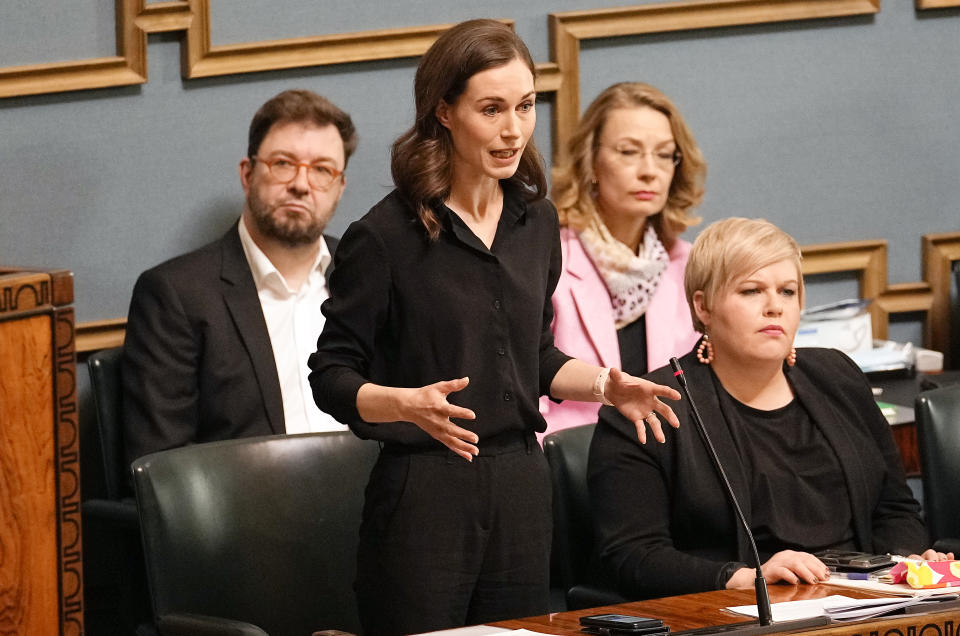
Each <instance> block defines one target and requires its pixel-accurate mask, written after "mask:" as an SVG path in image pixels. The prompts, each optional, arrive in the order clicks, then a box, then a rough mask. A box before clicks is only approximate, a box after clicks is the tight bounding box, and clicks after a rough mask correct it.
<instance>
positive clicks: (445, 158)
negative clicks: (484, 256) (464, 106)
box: [390, 20, 547, 239]
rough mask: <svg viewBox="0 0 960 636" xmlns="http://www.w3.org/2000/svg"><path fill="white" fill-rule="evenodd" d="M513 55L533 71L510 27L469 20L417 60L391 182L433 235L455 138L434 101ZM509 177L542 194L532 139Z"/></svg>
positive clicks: (454, 95) (543, 182) (451, 98)
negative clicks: (408, 124) (407, 123)
mask: <svg viewBox="0 0 960 636" xmlns="http://www.w3.org/2000/svg"><path fill="white" fill-rule="evenodd" d="M515 59H520V60H522V61H523V62H524V63H525V64H526V65H527V67H528V68H529V69H530V72H531V73H533V75H534V77H536V66H535V65H534V63H533V58H532V57H531V56H530V51H528V50H527V46H526V45H525V44H524V43H523V40H521V39H520V38H519V37H518V36H517V34H516V33H514V32H513V29H511V28H510V27H509V26H507V25H506V24H504V23H502V22H497V21H496V20H468V21H466V22H461V23H460V24H457V25H456V26H454V27H452V28H451V29H450V30H448V31H446V32H445V33H444V34H443V35H441V36H440V37H439V38H438V39H437V41H436V42H434V43H433V46H431V47H430V49H429V50H428V51H427V52H426V54H424V56H423V58H422V59H421V60H420V64H419V66H417V74H416V78H415V79H414V83H413V92H414V99H415V100H416V109H417V115H416V121H415V122H414V124H413V127H412V128H410V130H408V131H407V132H405V133H404V134H403V135H401V136H400V137H399V138H398V139H397V140H396V141H395V142H394V144H393V151H392V153H391V165H390V168H391V172H392V173H393V182H394V184H396V186H397V189H398V190H399V191H400V192H401V193H402V194H403V196H404V197H405V198H406V199H407V201H408V202H409V204H410V205H411V206H412V207H413V209H414V211H415V212H416V213H417V216H418V217H419V218H420V221H421V222H422V223H423V226H424V227H425V228H426V230H427V233H428V234H429V236H430V238H431V239H436V238H437V236H439V235H440V222H439V221H438V220H437V217H436V214H434V212H433V209H432V206H433V205H436V204H437V203H440V202H442V201H443V200H444V199H446V198H447V197H448V196H449V194H450V186H451V181H452V179H453V172H452V158H453V141H452V140H451V137H450V131H449V130H447V129H446V128H445V127H444V126H443V125H442V124H441V123H440V121H439V120H438V119H437V116H436V110H437V106H439V105H440V102H441V101H444V102H446V103H447V104H450V105H451V106H452V105H453V104H455V103H456V101H457V99H458V98H459V97H460V95H462V94H463V92H464V91H465V90H466V88H467V82H468V81H469V80H470V78H471V77H473V76H474V75H476V74H477V73H479V72H481V71H485V70H487V69H491V68H497V67H499V66H503V65H505V64H509V63H510V62H512V61H513V60H515ZM509 182H510V183H515V184H517V185H518V186H520V187H521V190H522V191H523V192H525V194H526V195H527V196H528V197H529V198H530V199H534V200H535V199H542V198H543V197H544V196H546V190H547V179H546V174H545V172H544V167H543V159H542V158H541V157H540V152H539V151H538V150H537V147H536V145H535V144H534V142H533V139H530V140H529V141H528V142H527V146H526V148H525V149H524V151H523V155H522V156H521V157H520V165H519V166H518V167H517V172H516V173H515V174H514V175H513V176H512V177H511V178H510V179H509Z"/></svg>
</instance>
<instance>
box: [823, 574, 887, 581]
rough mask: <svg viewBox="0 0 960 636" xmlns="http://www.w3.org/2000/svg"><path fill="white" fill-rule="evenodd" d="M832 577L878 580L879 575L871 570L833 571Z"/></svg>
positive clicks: (853, 579)
mask: <svg viewBox="0 0 960 636" xmlns="http://www.w3.org/2000/svg"><path fill="white" fill-rule="evenodd" d="M830 578H831V579H848V580H850V581H876V580H877V579H878V578H879V577H877V576H875V575H873V574H871V573H869V572H831V573H830Z"/></svg>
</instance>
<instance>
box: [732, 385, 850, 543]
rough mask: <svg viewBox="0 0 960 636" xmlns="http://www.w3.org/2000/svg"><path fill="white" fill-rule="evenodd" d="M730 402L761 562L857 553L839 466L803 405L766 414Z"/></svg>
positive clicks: (845, 490) (795, 403) (844, 485)
mask: <svg viewBox="0 0 960 636" xmlns="http://www.w3.org/2000/svg"><path fill="white" fill-rule="evenodd" d="M724 393H726V391H724ZM725 397H726V398H728V399H729V400H730V401H731V402H732V403H733V404H734V408H735V409H737V412H738V414H739V418H738V419H737V420H735V422H736V423H734V422H731V427H730V432H731V433H732V434H733V439H734V442H735V443H736V444H737V448H738V449H739V451H740V458H741V462H742V464H743V467H744V469H745V470H746V472H747V474H748V475H750V499H751V505H752V508H753V519H752V523H751V526H752V527H751V530H752V531H753V536H754V538H755V539H756V542H757V550H758V551H759V553H760V558H761V559H762V560H764V561H766V560H767V559H769V558H770V557H771V556H773V555H774V554H776V553H777V552H780V551H781V550H802V551H806V552H816V551H818V550H824V549H828V548H829V549H841V550H842V549H845V550H852V549H854V544H853V528H852V527H851V525H850V522H851V514H850V497H849V495H848V494H847V485H846V483H845V482H844V481H843V472H842V471H841V470H840V462H839V460H838V459H837V455H836V453H835V452H834V451H833V449H832V448H830V445H829V444H828V443H827V440H826V438H824V436H823V434H822V433H820V430H819V429H818V428H817V427H816V426H815V425H814V423H813V421H812V420H811V419H810V415H809V414H808V413H807V410H806V409H805V408H803V405H802V404H800V403H799V402H798V401H797V400H792V401H791V402H790V403H789V404H787V405H786V406H784V407H782V408H779V409H774V410H772V411H762V410H759V409H755V408H751V407H750V406H747V405H746V404H743V403H742V402H739V401H738V400H736V399H734V398H733V397H732V396H730V395H729V394H728V395H726V396H725ZM786 457H789V458H790V461H784V458H786ZM798 501H802V502H803V505H802V506H797V505H796V502H798Z"/></svg>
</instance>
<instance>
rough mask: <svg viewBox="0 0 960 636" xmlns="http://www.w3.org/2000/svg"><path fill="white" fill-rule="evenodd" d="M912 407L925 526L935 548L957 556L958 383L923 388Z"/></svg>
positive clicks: (959, 482)
mask: <svg viewBox="0 0 960 636" xmlns="http://www.w3.org/2000/svg"><path fill="white" fill-rule="evenodd" d="M914 411H915V416H916V423H917V445H918V446H919V448H920V463H921V465H922V481H923V511H924V517H925V519H926V523H927V528H928V529H929V530H930V535H931V538H932V539H933V540H934V545H935V546H936V547H937V549H939V550H941V551H943V552H953V553H954V555H955V556H956V557H958V558H960V384H952V385H948V386H945V387H942V388H939V389H932V390H930V391H924V392H923V393H921V394H920V395H918V396H917V400H916V403H915V408H914Z"/></svg>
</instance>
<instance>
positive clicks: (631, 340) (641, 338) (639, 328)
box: [617, 314, 647, 376]
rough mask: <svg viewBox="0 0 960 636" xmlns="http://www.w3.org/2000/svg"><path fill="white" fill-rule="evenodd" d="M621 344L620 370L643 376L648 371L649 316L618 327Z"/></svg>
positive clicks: (619, 342) (618, 338)
mask: <svg viewBox="0 0 960 636" xmlns="http://www.w3.org/2000/svg"><path fill="white" fill-rule="evenodd" d="M617 343H618V344H619V346H620V370H621V371H626V372H627V373H629V374H630V375H636V376H641V375H643V374H644V373H646V372H647V316H646V314H644V315H642V316H640V317H639V318H637V319H636V320H634V321H633V322H631V323H630V324H629V325H624V326H622V327H620V328H619V329H617Z"/></svg>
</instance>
